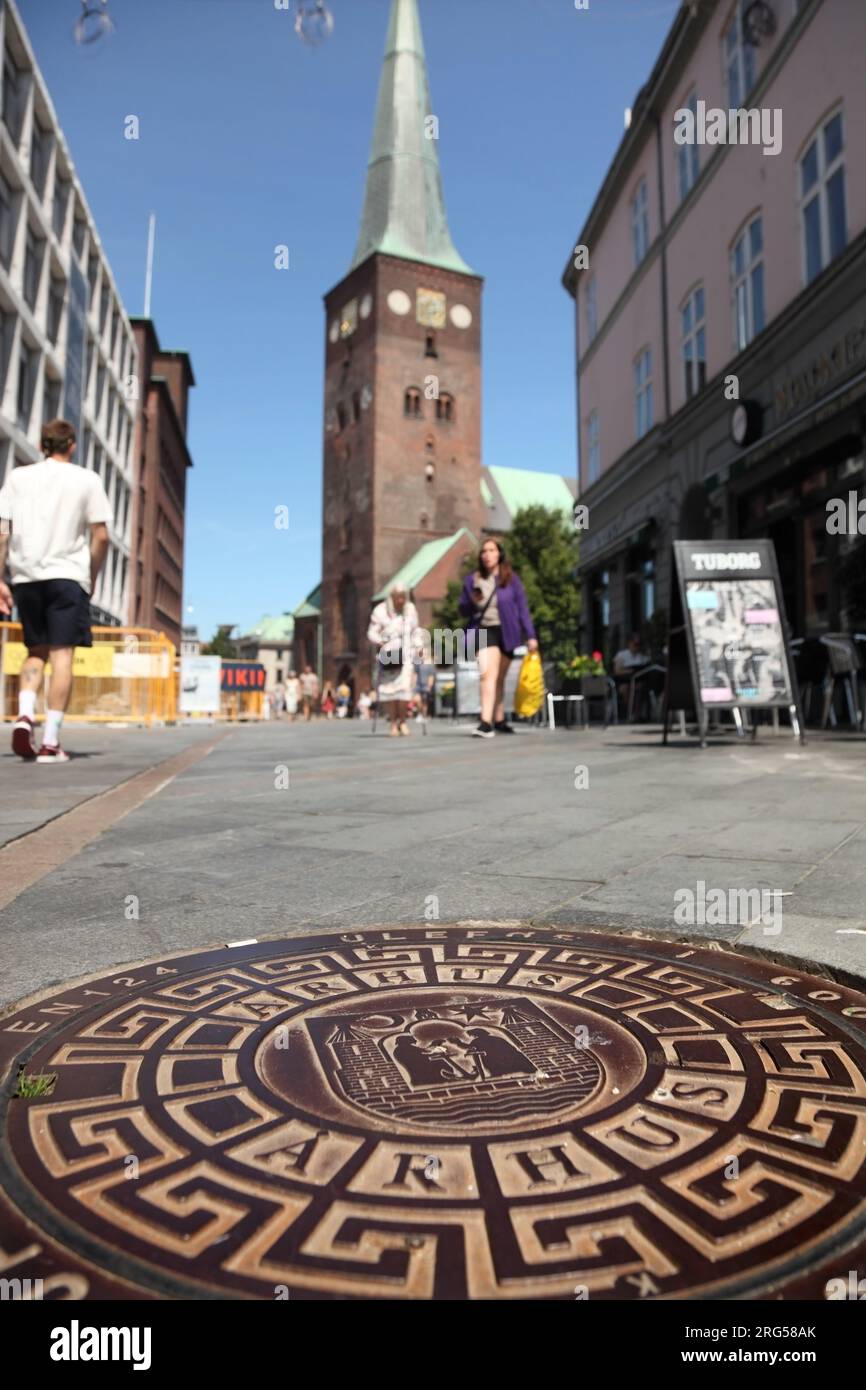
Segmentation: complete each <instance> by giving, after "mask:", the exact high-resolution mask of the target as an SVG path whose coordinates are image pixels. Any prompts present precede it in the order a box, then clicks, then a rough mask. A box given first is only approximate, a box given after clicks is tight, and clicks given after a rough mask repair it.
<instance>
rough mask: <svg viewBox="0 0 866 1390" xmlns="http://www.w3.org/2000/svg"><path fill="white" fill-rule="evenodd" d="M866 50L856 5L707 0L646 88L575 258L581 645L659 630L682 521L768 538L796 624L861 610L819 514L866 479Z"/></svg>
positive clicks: (571, 268)
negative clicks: (584, 511) (583, 509)
mask: <svg viewBox="0 0 866 1390" xmlns="http://www.w3.org/2000/svg"><path fill="white" fill-rule="evenodd" d="M692 9H694V13H693V12H692ZM864 52H866V3H864V2H863V0H717V3H712V0H704V3H702V4H700V5H696V6H694V7H690V6H688V5H683V7H682V9H681V10H680V12H679V13H678V15H677V18H676V20H675V21H674V24H673V26H672V28H671V30H670V33H669V34H668V37H667V40H666V42H665V44H664V47H663V50H662V52H661V54H660V55H659V57H658V59H657V61H656V64H655V67H654V68H653V70H652V72H651V74H650V76H649V78H648V80H647V82H646V85H645V86H644V87H643V88H642V89H641V91H640V92H639V93H638V95H637V97H636V98H635V100H634V105H633V110H632V118H631V124H630V125H629V127H628V129H627V130H626V131H625V134H624V136H623V139H622V142H621V144H620V147H619V149H618V151H617V154H616V157H615V159H614V161H613V163H612V164H611V166H610V169H609V170H608V173H607V177H606V178H605V181H604V184H603V186H602V188H601V189H600V190H599V193H598V195H597V197H596V200H595V203H594V204H593V207H592V209H591V210H590V213H589V216H588V218H587V220H586V222H585V225H584V227H583V229H582V230H581V232H580V235H579V236H578V237H577V240H576V249H575V251H573V252H572V253H571V255H570V256H569V262H568V265H567V267H566V270H565V273H564V276H563V283H564V285H565V287H566V289H567V290H568V291H569V293H570V294H571V295H572V296H573V297H574V300H575V310H576V330H577V331H576V341H577V364H578V365H577V379H578V420H579V441H578V457H579V478H580V493H581V501H582V502H584V503H586V504H587V506H588V508H589V528H588V530H587V531H586V532H585V534H584V537H583V541H582V549H581V561H580V569H581V578H582V583H583V591H584V630H583V639H582V645H583V647H584V649H586V650H588V649H591V648H593V647H600V648H602V650H604V651H605V652H610V650H611V649H616V648H617V647H619V646H622V645H623V644H624V641H625V639H626V638H627V636H628V634H629V632H630V631H632V630H639V631H641V632H642V634H643V636H644V639H645V642H647V643H650V644H652V643H654V642H658V641H659V640H660V636H661V629H662V626H663V623H664V616H666V614H667V610H668V601H669V593H670V576H671V560H670V556H671V542H672V541H673V540H676V539H690V540H691V539H695V540H696V539H710V538H713V537H719V538H722V537H737V538H746V537H758V536H768V537H770V538H772V539H773V540H774V541H775V543H776V551H777V555H778V559H779V566H780V570H781V575H782V583H783V588H784V592H785V602H786V607H787V611H788V617H789V620H790V623H791V626H792V628H793V629H794V631H795V632H796V633H797V634H806V633H817V632H824V631H828V630H838V629H840V628H842V627H848V628H852V627H855V626H858V625H861V624H862V625H864V626H866V598H864V592H866V538H864V537H863V536H860V537H859V538H858V537H857V536H856V535H833V534H829V533H828V526H827V520H828V511H827V504H828V502H829V501H830V500H831V499H833V498H840V497H846V498H847V497H848V495H849V493H851V492H854V493H857V494H858V496H859V497H860V498H863V497H864V496H866V482H864V467H863V459H864V437H866V167H864V160H863V155H862V149H860V148H858V143H859V141H860V140H862V133H863V131H864V130H866V86H864V83H863V75H862V59H863V53H864ZM628 95H629V94H628V93H625V92H624V93H623V105H624V106H625V104H626V102H627V100H628ZM729 113H730V114H729ZM580 247H585V248H586V253H585V254H582V253H581V252H580V249H579V248H580ZM587 260H588V264H587V263H586V262H587ZM863 511H864V513H866V507H864V509H863ZM863 529H864V530H866V525H864V528H863ZM858 566H859V571H860V578H859V580H858V578H857V573H858ZM654 615H656V620H655V622H653V621H652V620H653V617H654Z"/></svg>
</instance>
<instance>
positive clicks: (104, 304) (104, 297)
mask: <svg viewBox="0 0 866 1390" xmlns="http://www.w3.org/2000/svg"><path fill="white" fill-rule="evenodd" d="M109 294H110V290H109V288H108V285H107V284H106V281H105V276H104V275H103V277H102V293H101V294H100V296H99V333H100V336H101V335H102V333H103V331H104V329H105V320H106V318H107V317H108V299H109Z"/></svg>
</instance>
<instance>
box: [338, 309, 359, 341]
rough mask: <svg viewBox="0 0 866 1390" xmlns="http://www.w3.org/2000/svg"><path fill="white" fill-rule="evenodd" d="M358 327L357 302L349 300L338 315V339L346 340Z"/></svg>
mask: <svg viewBox="0 0 866 1390" xmlns="http://www.w3.org/2000/svg"><path fill="white" fill-rule="evenodd" d="M357 327H358V301H357V299H350V300H349V302H348V304H346V305H345V306H344V308H343V311H342V313H341V314H340V337H341V338H348V337H349V336H350V335H351V334H352V333H354V331H355V329H356V328H357Z"/></svg>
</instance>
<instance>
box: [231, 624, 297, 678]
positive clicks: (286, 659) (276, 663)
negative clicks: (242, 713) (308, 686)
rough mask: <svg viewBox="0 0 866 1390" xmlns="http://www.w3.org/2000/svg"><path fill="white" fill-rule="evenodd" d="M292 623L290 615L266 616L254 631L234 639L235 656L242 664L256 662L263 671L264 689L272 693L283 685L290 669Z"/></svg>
mask: <svg viewBox="0 0 866 1390" xmlns="http://www.w3.org/2000/svg"><path fill="white" fill-rule="evenodd" d="M294 631H295V620H294V618H293V617H292V615H291V613H282V614H280V615H278V616H277V617H275V618H272V617H271V615H270V613H266V614H265V616H264V617H263V618H261V619H260V621H259V622H257V623H256V625H255V627H254V628H251V629H250V631H249V632H248V633H246V634H245V635H244V636H243V637H239V638H238V639H237V653H238V656H239V657H240V659H241V660H242V661H255V662H258V663H259V664H260V665H261V666H263V667H264V669H265V690H267V691H274V690H276V688H277V686H282V685H285V682H286V680H287V679H288V675H289V672H290V671H291V670H292V669H293V657H292V642H293V639H294Z"/></svg>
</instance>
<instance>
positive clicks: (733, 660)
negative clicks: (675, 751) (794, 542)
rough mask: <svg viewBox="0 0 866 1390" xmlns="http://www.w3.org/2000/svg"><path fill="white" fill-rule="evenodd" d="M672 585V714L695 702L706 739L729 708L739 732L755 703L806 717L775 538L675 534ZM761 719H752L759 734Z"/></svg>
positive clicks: (668, 703)
mask: <svg viewBox="0 0 866 1390" xmlns="http://www.w3.org/2000/svg"><path fill="white" fill-rule="evenodd" d="M674 569H675V574H676V582H675V584H674V585H673V587H672V591H671V621H670V639H669V650H668V677H667V686H666V690H665V727H664V742H667V734H668V714H669V711H671V710H675V709H689V708H691V709H694V710H695V711H696V713H697V716H698V725H699V731H700V738H701V746H704V745H705V743H706V733H707V728H708V725H709V716H710V713H711V712H712V711H713V710H721V709H727V710H731V711H732V712H733V715H734V722H735V725H736V727H737V730H738V732H742V730H743V720H742V713H743V711H744V710H750V709H785V710H787V711H788V712H789V713H790V715H791V724H792V728H793V729H794V731H795V733H799V732H800V729H801V727H802V720H801V717H800V710H799V695H798V692H797V685H796V678H795V675H794V668H793V663H792V661H791V654H790V650H789V647H788V636H787V622H786V619H785V605H784V600H783V597H782V587H781V583H780V580H779V571H778V567H777V564H776V554H775V550H774V547H773V543H772V541H768V540H759V541H740V542H738V541H675V542H674ZM756 730H757V726H756V725H755V724H753V726H752V733H753V737H754V735H755V733H756Z"/></svg>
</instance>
